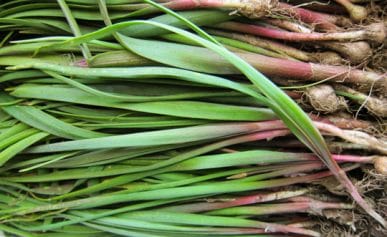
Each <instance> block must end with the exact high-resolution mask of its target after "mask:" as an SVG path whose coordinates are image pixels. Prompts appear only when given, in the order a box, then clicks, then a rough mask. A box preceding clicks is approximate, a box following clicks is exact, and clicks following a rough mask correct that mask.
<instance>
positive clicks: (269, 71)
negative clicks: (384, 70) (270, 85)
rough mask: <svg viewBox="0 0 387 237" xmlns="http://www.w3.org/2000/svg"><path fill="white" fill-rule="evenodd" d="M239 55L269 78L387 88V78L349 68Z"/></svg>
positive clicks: (254, 55)
mask: <svg viewBox="0 0 387 237" xmlns="http://www.w3.org/2000/svg"><path fill="white" fill-rule="evenodd" d="M237 55H239V56H240V57H241V58H243V59H245V60H246V61H247V62H249V63H250V64H251V65H252V66H253V67H255V68H256V69H258V70H259V71H261V72H262V73H264V74H266V75H268V76H276V77H282V78H293V79H298V80H311V81H320V80H324V79H330V80H331V81H334V82H345V83H349V84H355V85H360V86H361V87H362V88H364V90H367V89H371V88H372V87H373V88H374V89H376V90H379V89H382V88H385V87H387V85H385V84H387V80H386V79H387V78H386V77H387V76H383V75H381V74H378V73H374V72H367V71H363V70H358V69H354V68H351V67H347V66H331V65H322V64H315V63H306V62H297V61H293V60H287V59H279V58H272V57H267V56H263V55H260V54H254V53H237Z"/></svg>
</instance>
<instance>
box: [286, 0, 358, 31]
mask: <svg viewBox="0 0 387 237" xmlns="http://www.w3.org/2000/svg"><path fill="white" fill-rule="evenodd" d="M280 8H282V9H284V10H286V11H287V12H288V14H289V15H291V16H294V17H297V18H299V19H300V20H301V21H303V22H305V23H309V24H314V25H316V26H318V27H319V28H321V29H325V30H332V31H335V30H337V29H338V27H337V25H351V21H350V20H349V19H347V18H344V17H339V16H333V15H329V14H324V13H317V12H314V11H311V10H306V9H303V8H299V7H295V6H292V5H289V4H286V3H280Z"/></svg>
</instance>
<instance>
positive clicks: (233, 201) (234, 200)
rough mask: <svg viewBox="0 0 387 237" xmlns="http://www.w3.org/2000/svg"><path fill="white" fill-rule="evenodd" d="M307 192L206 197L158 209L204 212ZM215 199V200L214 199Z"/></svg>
mask: <svg viewBox="0 0 387 237" xmlns="http://www.w3.org/2000/svg"><path fill="white" fill-rule="evenodd" d="M307 192H309V190H308V189H298V190H297V189H295V190H286V191H278V192H268V193H265V192H262V193H257V194H253V195H248V196H242V197H230V198H228V199H226V201H221V200H219V201H217V200H216V199H208V201H207V202H198V203H192V204H182V205H175V206H172V207H163V208H160V209H159V210H162V211H168V212H189V213H196V212H206V211H211V210H218V209H223V208H228V207H236V206H243V205H249V204H255V203H262V202H270V201H275V200H281V199H286V198H290V197H294V196H299V195H303V194H306V193H307ZM214 200H215V201H214Z"/></svg>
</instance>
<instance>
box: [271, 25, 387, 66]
mask: <svg viewBox="0 0 387 237" xmlns="http://www.w3.org/2000/svg"><path fill="white" fill-rule="evenodd" d="M275 22H277V23H278V21H275ZM281 25H282V27H284V25H283V24H281ZM375 26H376V27H375V28H374V29H373V27H374V26H372V25H370V26H369V27H370V32H375V37H376V38H377V41H381V42H383V41H384V39H383V37H384V38H385V34H386V33H385V29H379V30H378V27H382V24H376V25H375ZM284 29H290V27H289V23H286V27H284ZM291 31H294V32H298V33H305V34H309V33H313V30H312V29H309V28H306V27H304V26H303V25H300V24H297V23H294V22H291ZM336 31H344V30H343V29H341V28H337V29H336ZM313 43H314V44H319V45H321V46H323V47H325V48H328V49H331V50H334V51H336V52H338V53H340V54H341V55H342V56H343V57H345V58H347V59H349V61H350V62H351V63H353V64H359V63H363V62H364V61H365V60H366V59H367V58H369V57H370V56H371V55H372V49H371V46H370V44H369V43H367V42H365V41H357V42H336V41H329V42H326V41H316V42H313ZM324 56H325V55H324Z"/></svg>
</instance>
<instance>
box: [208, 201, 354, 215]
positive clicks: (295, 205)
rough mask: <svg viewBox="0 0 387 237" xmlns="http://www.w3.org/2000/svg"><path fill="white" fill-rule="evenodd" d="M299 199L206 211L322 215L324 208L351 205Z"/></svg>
mask: <svg viewBox="0 0 387 237" xmlns="http://www.w3.org/2000/svg"><path fill="white" fill-rule="evenodd" d="M299 198H300V199H301V200H300V201H296V200H297V198H294V199H290V200H289V201H292V202H289V203H274V204H260V205H254V206H247V207H231V208H224V209H221V210H215V211H210V212H206V214H208V215H220V216H229V215H231V216H234V215H235V216H238V215H248V216H262V215H271V214H285V213H297V212H301V213H302V212H306V213H309V214H315V215H316V214H317V215H322V211H323V210H325V209H352V208H353V206H352V205H350V204H346V203H329V202H321V201H316V200H313V199H310V198H305V199H304V198H303V197H299Z"/></svg>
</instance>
